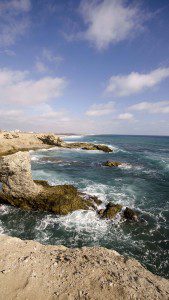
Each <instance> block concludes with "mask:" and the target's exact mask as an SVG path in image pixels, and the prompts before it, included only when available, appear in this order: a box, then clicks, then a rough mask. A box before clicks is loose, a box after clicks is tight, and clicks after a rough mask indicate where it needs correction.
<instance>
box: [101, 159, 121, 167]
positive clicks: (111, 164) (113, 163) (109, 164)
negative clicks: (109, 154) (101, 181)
mask: <svg viewBox="0 0 169 300" xmlns="http://www.w3.org/2000/svg"><path fill="white" fill-rule="evenodd" d="M120 165H122V163H121V162H119V161H109V160H108V161H106V162H105V163H103V166H106V167H118V166H120Z"/></svg>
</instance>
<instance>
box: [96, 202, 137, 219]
mask: <svg viewBox="0 0 169 300" xmlns="http://www.w3.org/2000/svg"><path fill="white" fill-rule="evenodd" d="M118 213H121V216H122V217H123V218H124V219H126V220H128V221H139V215H138V212H136V211H135V210H133V209H131V208H129V207H126V208H125V209H123V206H122V205H120V204H115V203H111V202H109V203H108V204H107V205H106V208H105V209H100V210H99V211H98V214H99V216H100V217H101V218H103V219H109V220H112V219H114V218H115V217H116V215H117V214H118Z"/></svg>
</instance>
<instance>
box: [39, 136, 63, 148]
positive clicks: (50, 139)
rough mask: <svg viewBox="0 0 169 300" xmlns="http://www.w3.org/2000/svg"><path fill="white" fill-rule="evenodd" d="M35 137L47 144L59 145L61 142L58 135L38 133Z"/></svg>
mask: <svg viewBox="0 0 169 300" xmlns="http://www.w3.org/2000/svg"><path fill="white" fill-rule="evenodd" d="M37 137H38V139H40V140H41V141H42V142H43V143H45V144H47V145H52V146H60V145H61V143H62V140H61V139H60V137H58V136H56V135H54V134H42V135H40V134H38V135H37Z"/></svg>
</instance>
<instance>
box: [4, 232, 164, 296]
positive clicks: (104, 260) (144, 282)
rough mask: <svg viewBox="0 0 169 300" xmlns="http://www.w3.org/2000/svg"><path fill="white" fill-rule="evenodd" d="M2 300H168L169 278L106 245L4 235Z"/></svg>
mask: <svg viewBox="0 0 169 300" xmlns="http://www.w3.org/2000/svg"><path fill="white" fill-rule="evenodd" d="M0 257H1V260H0V299H2V300H10V299H21V300H22V299H27V300H32V299H36V300H46V299H53V300H54V299H60V300H61V299H62V300H63V299H69V300H71V299H72V300H73V299H86V300H87V299H90V300H91V299H92V300H103V299H105V300H122V299H123V300H129V299H131V300H134V299H135V300H136V299H138V300H145V299H146V300H155V299H156V300H168V299H169V280H167V279H164V278H161V277H159V276H156V275H154V274H152V273H151V272H150V271H148V270H147V269H146V268H144V267H143V266H142V265H141V264H140V263H139V262H138V261H137V260H135V259H133V258H128V257H123V256H122V255H120V254H119V253H118V252H116V251H114V250H109V249H105V248H102V247H83V248H81V249H76V248H74V249H72V248H66V247H64V246H54V245H42V244H40V243H38V242H36V241H22V240H20V239H18V238H12V237H8V236H3V235H2V236H0Z"/></svg>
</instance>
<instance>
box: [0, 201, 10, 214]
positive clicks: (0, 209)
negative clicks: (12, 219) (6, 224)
mask: <svg viewBox="0 0 169 300" xmlns="http://www.w3.org/2000/svg"><path fill="white" fill-rule="evenodd" d="M9 211H10V206H7V205H5V204H2V205H0V215H1V216H2V215H7V214H8V213H9Z"/></svg>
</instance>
